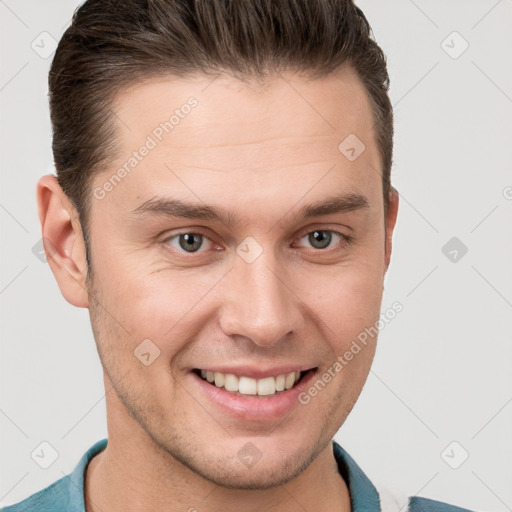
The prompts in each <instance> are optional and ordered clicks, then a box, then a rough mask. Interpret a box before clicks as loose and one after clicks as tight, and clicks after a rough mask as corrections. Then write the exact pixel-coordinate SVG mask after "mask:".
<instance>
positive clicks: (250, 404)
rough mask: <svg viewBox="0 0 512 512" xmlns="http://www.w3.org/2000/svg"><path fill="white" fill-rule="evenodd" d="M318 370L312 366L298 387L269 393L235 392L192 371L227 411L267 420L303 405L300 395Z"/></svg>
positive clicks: (210, 396)
mask: <svg viewBox="0 0 512 512" xmlns="http://www.w3.org/2000/svg"><path fill="white" fill-rule="evenodd" d="M316 372H317V370H310V371H308V373H306V374H305V375H304V376H303V377H302V379H301V380H300V381H299V383H298V384H296V385H295V386H294V387H292V388H290V389H287V390H286V391H279V392H277V393H276V394H274V395H266V396H258V395H246V396H243V395H234V394H233V393H230V392H229V391H226V390H225V389H224V388H218V387H217V386H214V385H213V384H210V383H209V382H207V381H205V380H203V379H202V378H201V377H199V376H198V375H196V374H195V373H194V372H190V374H191V375H192V378H193V379H194V381H195V382H196V383H197V385H198V386H199V387H200V389H201V391H202V392H203V393H205V394H206V396H207V398H208V400H209V401H210V402H211V403H213V404H215V405H216V406H217V407H218V408H219V409H220V410H221V411H223V412H224V413H225V414H228V415H229V416H231V417H233V418H236V419H240V420H245V421H260V422H262V421H263V422H264V421H272V420H277V419H280V418H282V417H283V416H286V415H287V414H289V413H290V412H291V411H292V410H293V409H294V408H295V407H297V406H298V405H301V404H300V402H299V395H300V394H301V393H302V392H304V391H305V390H306V389H307V388H308V386H309V383H310V381H311V380H312V379H313V377H314V376H315V374H316Z"/></svg>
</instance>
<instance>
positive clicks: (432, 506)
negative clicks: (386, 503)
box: [407, 496, 474, 512]
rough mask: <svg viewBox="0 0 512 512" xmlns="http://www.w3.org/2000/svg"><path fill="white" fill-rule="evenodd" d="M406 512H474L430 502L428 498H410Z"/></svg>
mask: <svg viewBox="0 0 512 512" xmlns="http://www.w3.org/2000/svg"><path fill="white" fill-rule="evenodd" d="M407 510H408V512H474V511H472V510H469V509H467V508H462V507H457V506H456V505H450V504H449V503H445V502H443V501H436V500H431V499H430V498H421V497H419V496H411V497H410V498H409V506H408V509H407Z"/></svg>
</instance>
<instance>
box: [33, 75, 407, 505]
mask: <svg viewBox="0 0 512 512" xmlns="http://www.w3.org/2000/svg"><path fill="white" fill-rule="evenodd" d="M190 96H194V97H195V98H196V99H197V100H198V105H197V107H195V108H194V109H193V110H192V111H191V112H190V114H188V115H187V116H185V118H184V119H181V120H180V123H179V125H178V126H176V127H175V129H174V130H173V132H172V133H170V134H168V135H166V136H165V137H164V138H163V140H162V141H161V142H160V143H159V144H158V145H157V147H156V148H154V149H153V150H151V152H150V153H149V154H148V155H147V156H146V157H145V158H144V159H143V160H142V161H141V162H140V163H138V165H137V167H136V168H135V169H133V170H132V171H131V173H130V174H129V175H127V176H126V177H125V178H123V180H122V181H121V182H120V183H119V184H117V185H116V186H115V187H114V188H113V190H112V191H110V192H109V193H107V194H106V196H105V197H104V198H103V199H93V200H92V207H91V222H90V251H91V253H90V254H91V261H92V270H93V275H92V282H91V283H87V281H86V275H87V265H86V260H85V247H84V241H83V236H82V231H81V227H80V224H79V222H78V220H77V216H76V212H75V211H74V209H73V207H72V205H71V203H70V202H69V200H68V198H67V197H66V195H65V194H64V193H63V191H62V190H61V188H60V187H59V185H58V183H57V181H56V179H55V178H54V177H53V176H44V177H43V178H41V180H40V181H39V184H38V203H39V215H40V219H41V224H42V230H43V235H44V236H45V237H46V238H47V239H48V240H50V241H51V243H52V245H53V246H54V247H53V251H55V252H54V254H53V257H52V258H51V259H49V263H50V266H51V269H52V271H53V273H54V275H55V277H56V279H57V282H58V284H59V287H60V290H61V292H62V294H63V296H64V297H65V298H66V300H67V301H68V302H70V303H71V304H73V305H75V306H77V307H83V308H89V311H90V317H91V325H92V327H93V332H94V336H95V340H96V344H97V346H98V351H99V354H100V358H101V362H102V365H103V368H104V381H105V389H106V392H107V394H106V401H107V423H108V438H109V442H108V446H107V448H106V449H105V450H104V451H103V452H102V453H100V454H99V455H97V456H96V457H94V458H93V460H92V462H91V463H90V464H89V466H88V469H87V473H86V483H85V491H86V507H87V510H88V511H89V512H90V511H99V510H103V511H105V510H109V511H111V512H112V511H118V510H119V511H121V510H123V511H130V510H155V511H158V510H166V511H169V510H193V508H192V507H194V508H195V509H197V510H198V511H200V512H203V511H215V510H223V511H228V512H229V511H235V510H237V511H238V510H241V509H243V510H246V511H256V510H258V511H261V510H262V509H263V510H268V511H288V512H289V511H296V510H297V511H299V510H301V511H303V510H311V511H312V510H315V511H322V512H324V511H325V512H326V511H334V510H337V511H339V510H344V511H349V510H350V497H349V494H348V489H347V486H346V484H345V482H344V481H343V479H342V477H341V475H340V474H339V472H338V469H337V466H336V463H335V459H334V457H333V453H332V445H331V439H332V438H333V436H334V434H335V433H336V432H337V431H338V429H339V428H340V426H341V425H342V424H343V423H344V421H345V419H346V417H347V416H348V414H349V412H350V411H351V409H352V407H353V406H354V404H355V402H356V400H357V399H358V397H359V395H360V393H361V390H362V388H363V386H364V383H365V381H366V378H367V376H368V373H369V370H370V367H371V363H372V360H373V356H374V353H375V348H376V338H373V339H369V341H368V344H367V346H366V347H364V348H363V350H361V352H359V353H358V354H357V355H356V356H355V357H354V359H353V360H352V361H350V363H349V364H348V365H347V366H346V367H344V369H343V371H341V372H340V373H339V374H337V375H336V377H335V378H334V379H333V380H332V381H331V382H330V383H329V384H328V385H327V386H326V387H325V388H324V389H323V390H322V391H321V392H320V393H319V394H318V395H317V396H315V397H314V398H312V399H311V400H310V402H309V403H308V404H306V405H302V404H299V405H298V406H297V407H295V408H294V409H293V410H292V412H291V413H290V414H288V415H287V416H286V417H284V418H280V419H279V420H278V421H270V422H269V421H267V422H262V421H245V420H242V419H234V418H230V417H228V416H227V415H225V414H223V413H222V411H220V410H219V409H218V408H217V406H215V405H214V404H212V403H211V402H210V401H209V400H208V399H207V398H206V397H205V395H204V394H203V393H201V390H200V389H199V388H198V386H197V385H196V384H197V383H196V382H195V381H194V377H192V375H191V373H190V370H191V369H192V368H204V367H211V366H215V365H230V364H233V365H234V364H249V365H254V366H277V365H280V364H287V363H303V364H306V365H308V366H309V367H313V366H314V367H318V371H319V374H320V375H321V374H322V373H323V372H325V371H326V370H327V369H328V368H329V367H331V366H332V365H333V363H334V362H335V361H336V358H337V357H338V356H339V355H342V354H343V353H344V352H345V351H346V350H348V349H349V347H350V345H351V343H352V341H353V340H354V339H355V338H356V337H357V335H358V334H359V333H360V332H362V331H363V330H364V329H365V328H366V327H369V326H372V325H374V324H375V323H376V322H377V320H378V319H379V314H380V306H381V300H382V292H383V280H384V275H385V272H386V270H387V268H388V265H389V261H390V256H391V239H392V233H393V228H394V225H395V221H396V215H397V209H398V194H397V192H396V190H394V189H392V192H391V194H390V207H389V214H388V216H387V218H385V217H384V205H383V195H382V181H381V175H380V169H381V162H380V158H379V153H378V150H377V146H376V142H375V140H374V131H373V124H374V121H373V116H372V111H371V107H370V102H369V99H368V97H367V95H366V93H365V90H364V87H363V85H362V84H361V82H360V81H359V79H358V78H357V76H356V74H355V73H354V72H353V71H352V69H351V68H349V67H346V66H345V67H343V68H340V69H339V70H337V71H336V73H335V74H332V75H331V76H329V77H323V78H320V79H316V80H309V79H308V78H306V77H305V76H301V75H298V74H294V73H291V72H289V73H283V74H282V75H281V76H276V77H273V78H271V79H269V80H268V81H267V82H266V83H265V84H261V83H255V82H253V81H252V82H249V83H242V82H240V81H239V80H237V79H235V78H233V77H230V76H227V75H222V76H219V77H218V78H216V79H215V80H213V81H212V78H211V77H207V76H204V75H195V76H193V77H189V78H187V79H183V78H179V79H177V78H174V77H170V76H169V77H162V78H160V79H158V80H152V81H148V82H146V83H138V84H135V85H134V86H132V87H130V88H127V89H124V90H123V91H121V92H120V94H119V95H118V96H117V97H116V99H115V101H114V104H113V110H114V112H115V113H116V115H117V117H118V118H119V120H120V121H119V122H118V124H117V128H118V136H117V142H118V144H119V154H118V158H117V159H116V161H115V162H114V163H113V164H112V165H111V166H109V169H108V170H106V171H103V172H101V173H100V174H98V175H96V177H95V179H94V183H93V189H94V187H97V186H100V187H101V186H102V185H103V184H104V183H105V181H106V180H108V178H109V177H110V176H112V174H113V173H114V172H115V171H116V169H118V168H119V167H120V166H122V165H123V163H124V162H125V161H126V160H127V158H128V157H129V156H130V154H131V153H132V152H133V151H134V150H136V149H137V148H139V147H140V146H141V145H142V144H143V143H144V141H145V140H146V137H147V136H148V135H149V134H151V133H152V130H153V129H154V128H155V127H156V126H158V125H159V123H160V122H162V121H164V120H165V119H167V118H168V117H169V114H168V112H172V111H173V110H174V109H176V108H179V107H180V105H182V104H184V103H185V102H186V101H187V98H189V97H190ZM121 121H122V122H121ZM351 133H352V134H356V135H357V137H358V138H359V139H360V140H361V141H363V142H364V144H365V146H366V149H365V151H364V152H363V153H361V155H360V156H359V157H358V158H357V159H356V160H355V161H353V162H351V161H349V160H348V159H347V158H346V157H345V156H344V155H343V154H342V153H340V151H339V150H338V145H339V144H340V142H341V141H343V139H344V138H345V137H346V136H347V135H348V134H351ZM340 193H357V194H361V195H364V196H365V197H366V199H367V201H368V207H366V208H359V209H355V210H353V211H346V212H338V213H332V214H329V215H318V216H316V217H314V218H309V219H305V220H302V221H299V220H297V213H298V212H299V210H300V209H301V208H302V207H304V206H306V205H309V204H312V203H315V202H317V201H324V200H326V199H327V198H330V197H332V196H333V195H334V194H340ZM156 195H159V196H163V197H171V196H172V197H173V198H179V199H181V200H184V201H189V202H195V203H200V204H206V205H211V206H216V207H221V208H224V209H225V210H227V211H230V212H233V214H236V215H237V216H238V217H239V222H238V223H237V224H232V223H229V222H224V223H223V222H219V221H216V220H208V219H183V218H175V217H166V216H158V217H149V216H144V215H134V214H132V213H131V212H132V211H133V210H134V209H136V208H137V207H138V206H140V205H141V204H142V203H144V202H145V201H147V200H148V199H151V198H152V197H154V196H156ZM197 230H200V231H201V232H203V233H205V234H206V235H207V237H209V238H210V239H211V241H209V240H208V238H205V239H204V241H203V245H202V246H201V248H200V249H199V252H196V253H187V252H186V251H185V250H184V249H180V246H179V243H178V241H179V237H177V236H176V234H177V233H187V232H188V233H197ZM315 230H328V231H329V230H330V231H334V232H338V233H341V234H342V235H350V236H351V237H352V240H351V242H350V243H347V242H345V241H344V239H343V238H342V237H341V236H337V235H333V238H332V241H331V243H330V246H329V247H328V248H324V249H322V248H317V247H316V246H315V245H313V244H314V242H315V240H314V239H313V240H311V237H308V234H309V233H311V232H314V231H315ZM171 236H174V238H171ZM248 236H251V237H252V238H254V239H255V240H256V241H257V242H258V244H259V245H260V246H261V248H262V250H263V252H262V254H261V255H260V256H259V258H257V259H256V260H255V261H254V262H252V263H250V264H249V263H247V262H246V261H244V260H243V259H242V258H241V257H240V256H239V255H238V254H237V252H236V248H237V247H238V246H239V244H240V243H241V242H242V241H243V240H244V239H245V238H246V237H248ZM144 339H150V340H152V342H153V343H154V344H155V345H157V346H158V348H159V349H160V356H159V357H158V358H157V359H156V360H155V361H154V362H153V363H152V364H150V365H149V366H145V365H144V364H142V363H141V362H140V361H139V359H137V358H136V357H135V356H134V349H135V348H136V347H137V346H138V345H139V344H140V343H141V341H142V340H144ZM247 442H251V443H253V444H254V445H255V446H256V447H257V448H258V450H259V451H260V452H261V454H262V457H261V459H260V460H259V461H258V462H257V463H256V464H255V465H254V466H253V467H251V468H250V469H249V468H247V467H246V466H245V465H243V464H241V462H240V460H239V459H238V458H237V452H238V451H239V450H240V448H241V447H243V446H244V445H245V444H246V443H247ZM127 482H129V485H127V484H126V483H127Z"/></svg>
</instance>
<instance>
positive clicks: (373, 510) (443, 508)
mask: <svg viewBox="0 0 512 512" xmlns="http://www.w3.org/2000/svg"><path fill="white" fill-rule="evenodd" d="M332 445H333V450H334V457H335V459H336V461H337V463H338V468H339V471H340V474H341V476H342V477H343V479H344V480H345V482H346V483H347V487H348V490H349V493H350V501H351V504H352V512H381V508H380V501H379V494H378V492H377V490H376V489H375V487H374V486H373V484H372V483H371V482H370V480H369V479H368V477H367V476H366V475H365V474H364V473H363V471H362V470H361V468H360V467H359V466H358V465H357V464H356V462H355V461H354V459H352V457H350V455H349V454H348V453H347V452H346V451H345V450H344V449H343V448H342V447H341V446H340V445H339V444H338V443H336V442H335V441H333V442H332ZM106 446H107V439H103V440H101V441H98V442H97V443H96V444H95V445H93V446H92V447H91V448H89V450H87V452H86V453H85V454H84V455H83V456H82V458H81V459H80V461H79V462H78V464H77V466H76V467H75V469H74V470H73V472H72V473H71V474H70V475H67V476H65V477H62V478H61V479H59V480H57V481H56V482H54V483H53V484H51V485H50V486H48V487H46V488H45V489H43V490H42V491H39V492H36V493H35V494H32V496H29V497H28V498H26V499H25V500H23V501H21V502H19V503H17V504H16V505H11V506H8V507H6V508H3V509H2V512H85V502H84V475H85V469H86V467H87V464H88V463H89V461H90V460H91V459H92V458H93V457H94V455H96V454H97V453H99V452H100V451H102V450H103V449H104V448H105V447H106ZM409 511H410V512H470V511H468V510H467V509H464V508H460V507H455V506H453V505H448V504H446V503H443V502H440V501H435V500H430V499H427V498H420V497H417V496H414V497H411V498H409Z"/></svg>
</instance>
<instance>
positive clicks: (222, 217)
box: [131, 193, 370, 225]
mask: <svg viewBox="0 0 512 512" xmlns="http://www.w3.org/2000/svg"><path fill="white" fill-rule="evenodd" d="M369 207H370V202H369V201H368V199H367V198H366V197H365V196H364V195H362V194H354V193H350V194H342V195H338V196H333V197H329V198H326V199H323V200H321V201H317V202H315V203H312V204H309V205H305V206H303V207H302V208H301V209H300V210H299V211H298V212H297V214H296V216H295V218H296V219H297V220H299V221H300V220H305V219H309V218H312V217H320V216H324V215H330V214H335V213H347V212H352V211H356V210H364V209H368V208H369ZM131 214H132V215H136V216H139V217H140V216H143V217H144V216H148V215H150V216H156V217H158V216H164V217H177V218H184V219H202V220H213V221H219V222H222V223H223V224H228V225H236V224H239V223H240V218H239V217H238V216H237V215H236V214H235V213H233V212H231V211H228V210H225V209H223V208H219V207H214V206H208V205H204V204H200V203H189V202H185V201H182V200H180V199H173V198H167V197H158V196H157V197H153V198H151V199H149V200H148V201H146V202H144V203H142V204H141V205H140V206H138V207H137V208H135V209H134V210H132V211H131Z"/></svg>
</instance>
